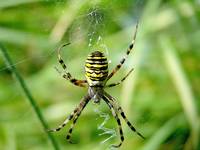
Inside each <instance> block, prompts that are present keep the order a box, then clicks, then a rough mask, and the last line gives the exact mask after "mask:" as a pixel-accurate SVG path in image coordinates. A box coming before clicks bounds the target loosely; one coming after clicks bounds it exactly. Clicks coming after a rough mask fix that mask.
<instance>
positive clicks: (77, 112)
mask: <svg viewBox="0 0 200 150" xmlns="http://www.w3.org/2000/svg"><path fill="white" fill-rule="evenodd" d="M90 99H91V98H90V96H89V95H87V96H85V97H84V98H83V99H82V100H81V102H80V103H79V105H78V106H77V107H76V108H75V109H74V111H73V112H72V113H71V114H70V115H69V116H68V117H67V118H66V119H65V121H64V122H63V123H62V124H61V125H59V126H58V127H57V128H55V129H49V130H48V131H49V132H56V131H60V130H61V129H62V128H63V127H65V125H66V124H67V123H68V122H69V121H70V120H72V119H74V120H75V119H76V116H79V115H80V113H81V111H82V110H83V109H84V107H85V106H86V104H87V103H88V102H89V100H90ZM77 119H78V118H77Z"/></svg>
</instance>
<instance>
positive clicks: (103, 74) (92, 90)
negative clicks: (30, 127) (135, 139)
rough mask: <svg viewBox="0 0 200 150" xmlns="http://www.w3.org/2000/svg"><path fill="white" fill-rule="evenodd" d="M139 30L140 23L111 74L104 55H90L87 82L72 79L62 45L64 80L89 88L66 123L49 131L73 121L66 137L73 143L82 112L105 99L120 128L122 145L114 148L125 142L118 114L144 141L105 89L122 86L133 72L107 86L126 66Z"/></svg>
mask: <svg viewBox="0 0 200 150" xmlns="http://www.w3.org/2000/svg"><path fill="white" fill-rule="evenodd" d="M137 29H138V23H137V24H136V27H135V33H134V36H133V40H132V42H131V44H130V45H129V47H128V49H127V51H126V55H125V57H123V58H122V59H121V61H120V63H119V64H118V65H117V66H116V67H115V68H114V69H113V70H112V72H111V73H110V74H108V61H107V58H106V57H105V56H104V54H103V53H102V52H100V51H94V52H92V53H91V54H89V55H88V57H87V59H86V63H85V77H86V80H77V79H75V78H73V77H72V75H71V74H70V73H69V72H68V71H67V66H66V65H65V63H64V61H63V59H62V58H61V55H60V51H61V49H62V48H63V47H64V46H66V45H68V44H69V43H68V44H65V45H62V46H61V47H60V48H58V61H59V63H60V65H61V66H62V68H63V69H64V73H63V75H62V77H63V78H65V79H66V80H69V81H70V82H71V83H72V84H74V85H76V86H79V87H88V92H87V94H86V96H84V97H83V98H82V100H81V102H80V103H79V105H78V106H77V107H76V108H75V109H74V111H73V112H72V113H71V114H70V115H69V116H68V117H67V118H66V119H65V120H64V122H63V123H62V124H61V125H60V126H58V127H57V128H55V129H50V130H49V131H51V132H55V131H59V130H61V129H62V128H63V127H64V126H65V125H66V124H67V123H68V122H69V121H71V120H72V121H73V122H72V124H71V127H70V129H69V131H68V134H67V136H66V139H67V141H68V142H69V143H72V141H71V140H70V138H71V134H72V131H73V128H74V125H75V124H76V122H77V120H78V118H79V116H80V115H81V112H82V111H83V109H84V108H85V106H86V105H87V104H88V102H89V101H90V100H93V101H94V103H100V101H101V99H103V100H104V101H105V102H106V104H107V105H108V106H109V108H110V109H111V112H112V114H113V116H114V118H115V119H116V121H117V124H118V128H119V134H120V143H119V144H117V145H112V146H113V147H120V146H121V145H122V143H123V141H124V135H123V130H122V127H121V121H120V119H119V116H118V114H119V113H120V114H121V116H122V118H123V119H124V120H125V122H126V123H127V125H128V126H129V127H130V128H131V130H132V131H134V132H136V133H137V134H138V135H139V136H140V137H142V138H143V139H144V136H143V135H142V134H140V133H139V132H138V131H137V130H136V129H135V127H134V126H133V125H132V124H131V123H130V122H129V120H128V119H127V117H126V115H125V113H124V111H123V109H122V108H121V107H120V106H119V104H118V103H117V101H116V100H115V98H113V97H112V96H111V95H110V94H108V93H107V92H106V91H105V90H104V88H107V87H114V86H117V85H119V84H121V83H122V82H123V81H124V80H125V79H126V78H127V77H128V76H129V74H130V73H131V72H132V71H133V69H131V70H130V71H129V72H128V73H127V74H126V76H125V77H124V78H122V79H121V80H120V81H119V82H116V83H111V84H108V85H107V84H106V83H107V81H108V80H109V79H110V78H112V77H113V75H114V74H115V73H116V72H117V71H118V70H119V69H120V68H121V66H122V65H123V64H124V62H125V60H126V58H127V56H128V55H129V54H130V52H131V50H132V49H133V47H134V44H135V39H136V35H137Z"/></svg>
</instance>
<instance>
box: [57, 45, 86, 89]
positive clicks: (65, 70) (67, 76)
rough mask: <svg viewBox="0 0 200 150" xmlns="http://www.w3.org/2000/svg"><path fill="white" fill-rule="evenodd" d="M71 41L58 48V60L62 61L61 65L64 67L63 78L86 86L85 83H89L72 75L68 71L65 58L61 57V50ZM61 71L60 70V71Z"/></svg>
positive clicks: (77, 84)
mask: <svg viewBox="0 0 200 150" xmlns="http://www.w3.org/2000/svg"><path fill="white" fill-rule="evenodd" d="M69 44H70V43H67V44H64V45H62V46H61V47H59V48H58V50H57V51H58V61H59V63H60V65H61V66H62V68H63V69H64V72H65V73H64V74H63V75H62V77H63V78H65V79H67V80H69V81H70V82H71V83H72V84H74V85H76V86H80V87H85V86H86V85H85V83H87V81H86V80H78V79H75V78H73V77H72V75H71V74H70V73H69V72H68V71H67V66H66V64H65V62H64V60H63V59H62V57H61V54H60V51H61V49H62V48H63V47H65V46H67V45H69ZM56 70H57V71H58V69H57V68H56ZM58 72H59V73H60V71H58Z"/></svg>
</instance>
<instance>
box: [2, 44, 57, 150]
mask: <svg viewBox="0 0 200 150" xmlns="http://www.w3.org/2000/svg"><path fill="white" fill-rule="evenodd" d="M0 49H1V51H2V54H3V57H4V59H5V62H6V64H7V66H8V67H9V69H10V70H11V71H12V73H13V74H14V75H15V77H16V79H17V81H18V82H19V84H20V86H21V88H22V90H23V91H24V93H25V95H26V97H27V99H28V100H29V102H30V103H31V106H32V107H33V110H34V111H35V113H36V115H37V117H38V119H39V121H40V122H41V124H42V126H43V128H44V130H45V132H46V134H47V136H48V138H49V140H50V141H51V143H52V145H53V147H54V149H55V150H59V147H58V144H57V142H56V141H55V139H54V137H53V136H52V135H51V133H50V132H47V131H46V129H48V125H47V123H46V121H45V119H44V117H43V116H42V113H41V111H40V109H39V107H38V105H37V103H36V101H35V100H34V98H33V96H32V95H31V92H30V91H29V89H28V87H27V86H26V83H25V81H24V79H23V78H22V77H21V75H20V74H19V72H18V71H17V69H16V67H15V65H13V62H12V60H11V58H10V56H9V54H8V53H7V50H6V48H5V47H4V46H3V44H1V43H0Z"/></svg>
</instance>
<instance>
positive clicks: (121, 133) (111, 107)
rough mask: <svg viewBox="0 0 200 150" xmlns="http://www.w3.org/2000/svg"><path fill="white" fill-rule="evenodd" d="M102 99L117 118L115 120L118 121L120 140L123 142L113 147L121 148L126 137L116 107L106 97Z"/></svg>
mask: <svg viewBox="0 0 200 150" xmlns="http://www.w3.org/2000/svg"><path fill="white" fill-rule="evenodd" d="M102 98H103V100H104V101H105V102H106V103H107V105H108V106H109V108H110V109H111V111H112V114H113V116H114V117H115V119H116V121H117V124H118V127H119V133H120V140H121V141H120V143H119V144H118V145H112V146H113V147H115V148H118V147H120V146H121V145H122V143H123V141H124V135H123V130H122V126H121V121H120V119H119V117H118V114H117V113H116V112H115V108H114V106H113V105H112V104H111V103H110V102H109V100H108V98H107V97H106V96H103V97H102Z"/></svg>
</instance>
